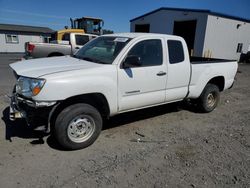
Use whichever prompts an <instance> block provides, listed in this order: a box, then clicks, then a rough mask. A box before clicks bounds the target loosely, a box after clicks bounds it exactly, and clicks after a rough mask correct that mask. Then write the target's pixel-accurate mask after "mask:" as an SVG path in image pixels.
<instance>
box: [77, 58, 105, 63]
mask: <svg viewBox="0 0 250 188" xmlns="http://www.w3.org/2000/svg"><path fill="white" fill-rule="evenodd" d="M78 58H79V59H82V60H86V61H91V62H94V63H100V64H107V63H105V62H103V61H101V60H98V59H94V58H90V57H78Z"/></svg>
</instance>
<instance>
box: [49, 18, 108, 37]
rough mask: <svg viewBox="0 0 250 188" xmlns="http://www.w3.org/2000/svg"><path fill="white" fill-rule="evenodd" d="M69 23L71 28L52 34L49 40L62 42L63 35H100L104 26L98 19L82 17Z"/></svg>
mask: <svg viewBox="0 0 250 188" xmlns="http://www.w3.org/2000/svg"><path fill="white" fill-rule="evenodd" d="M70 21H71V28H70V29H68V28H67V27H65V29H62V30H58V31H56V32H55V33H53V34H52V36H51V40H58V41H60V40H62V38H63V35H64V34H65V33H83V34H84V33H87V34H95V35H101V34H102V27H103V25H104V21H103V20H102V19H100V18H92V17H82V18H76V19H72V18H70Z"/></svg>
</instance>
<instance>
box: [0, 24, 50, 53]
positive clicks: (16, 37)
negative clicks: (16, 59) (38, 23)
mask: <svg viewBox="0 0 250 188" xmlns="http://www.w3.org/2000/svg"><path fill="white" fill-rule="evenodd" d="M53 32H54V31H53V30H51V29H50V28H47V27H34V26H24V25H10V24H0V53H24V51H25V50H24V45H25V42H29V41H32V42H46V41H48V38H50V36H51V34H52V33H53Z"/></svg>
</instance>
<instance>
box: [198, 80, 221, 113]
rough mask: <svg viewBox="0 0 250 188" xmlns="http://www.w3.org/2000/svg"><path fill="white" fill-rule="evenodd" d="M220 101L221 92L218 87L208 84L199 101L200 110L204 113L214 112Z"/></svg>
mask: <svg viewBox="0 0 250 188" xmlns="http://www.w3.org/2000/svg"><path fill="white" fill-rule="evenodd" d="M219 101H220V91H219V88H218V86H216V85H214V84H207V85H206V87H205V88H204V90H203V92H202V94H201V96H200V97H199V100H198V106H199V109H200V110H201V111H202V112H211V111H213V110H214V109H215V108H216V107H217V105H218V103H219Z"/></svg>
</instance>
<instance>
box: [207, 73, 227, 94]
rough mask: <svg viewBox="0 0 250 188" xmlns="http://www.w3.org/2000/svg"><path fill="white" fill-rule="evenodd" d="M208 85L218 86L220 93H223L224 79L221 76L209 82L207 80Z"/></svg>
mask: <svg viewBox="0 0 250 188" xmlns="http://www.w3.org/2000/svg"><path fill="white" fill-rule="evenodd" d="M208 84H214V85H216V86H218V88H219V90H220V91H223V90H224V86H225V78H224V77H223V76H217V77H214V78H212V79H211V80H209V82H208Z"/></svg>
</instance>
